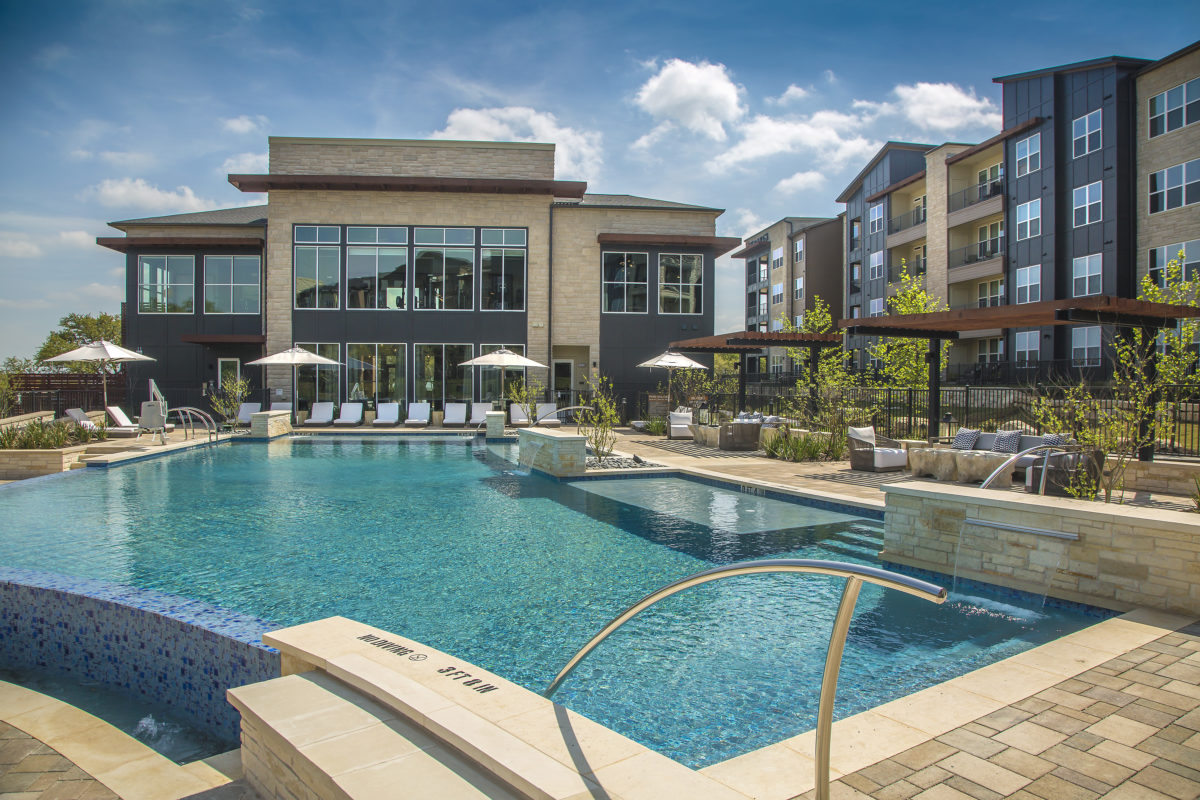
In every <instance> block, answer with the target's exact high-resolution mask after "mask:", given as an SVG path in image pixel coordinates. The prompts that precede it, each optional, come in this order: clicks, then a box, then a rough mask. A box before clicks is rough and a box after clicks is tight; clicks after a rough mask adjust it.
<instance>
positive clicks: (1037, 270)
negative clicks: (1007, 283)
mask: <svg viewBox="0 0 1200 800" xmlns="http://www.w3.org/2000/svg"><path fill="white" fill-rule="evenodd" d="M1041 299H1042V265H1041V264H1034V265H1033V266H1032V267H1021V268H1020V269H1018V270H1017V302H1018V303H1036V302H1038V301H1039V300H1041Z"/></svg>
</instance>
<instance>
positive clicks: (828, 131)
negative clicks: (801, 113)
mask: <svg viewBox="0 0 1200 800" xmlns="http://www.w3.org/2000/svg"><path fill="white" fill-rule="evenodd" d="M863 124H864V122H863V119H862V118H861V117H859V116H857V115H853V114H843V113H842V112H840V111H828V110H826V111H818V112H816V113H814V114H810V115H809V116H807V117H800V118H797V119H778V118H775V117H768V116H765V115H762V114H760V115H757V116H755V117H754V118H753V119H752V120H750V121H749V122H747V123H746V124H744V125H742V126H740V130H741V133H742V139H741V141H739V142H738V143H737V144H736V145H734V146H733V147H731V148H730V149H729V150H726V151H725V152H724V153H721V154H720V155H718V156H717V157H716V158H714V159H713V160H712V161H711V162H709V165H710V167H711V168H712V169H715V170H717V171H723V170H726V169H729V168H730V167H735V166H738V165H740V164H743V163H745V162H747V161H753V160H755V159H759V158H766V157H768V156H773V155H778V154H780V153H796V152H803V151H808V152H812V153H814V154H816V156H817V157H818V158H819V159H821V160H823V161H826V162H829V165H830V166H831V167H832V168H833V169H840V168H841V167H843V166H845V165H846V164H847V163H849V162H851V161H853V160H855V159H861V158H865V157H869V156H870V155H872V154H873V153H874V152H875V151H876V150H878V149H879V147H880V142H878V141H874V140H872V139H868V138H867V137H866V136H864V135H862V134H861V133H859V132H858V131H859V129H860V128H862V127H863Z"/></svg>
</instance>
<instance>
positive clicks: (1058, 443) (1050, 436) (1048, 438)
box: [1042, 433, 1067, 447]
mask: <svg viewBox="0 0 1200 800" xmlns="http://www.w3.org/2000/svg"><path fill="white" fill-rule="evenodd" d="M1066 443H1067V437H1066V436H1064V435H1063V434H1061V433H1044V434H1042V444H1049V445H1054V446H1055V447H1062V446H1063V445H1064V444H1066Z"/></svg>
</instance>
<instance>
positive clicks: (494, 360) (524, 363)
mask: <svg viewBox="0 0 1200 800" xmlns="http://www.w3.org/2000/svg"><path fill="white" fill-rule="evenodd" d="M459 366H460V367H500V396H501V397H505V396H506V392H505V386H504V384H505V381H506V380H507V377H508V375H507V373H506V372H505V371H504V370H506V369H507V368H509V367H538V368H539V369H546V368H547V367H546V365H545V364H542V363H539V362H537V361H534V360H533V359H532V358H526V357H525V356H523V355H520V354H518V353H514V352H513V351H512V350H509V349H508V348H507V347H501V348H500V349H498V350H493V351H492V352H490V353H488V354H487V355H482V356H476V357H475V358H472V359H470V360H468V361H464V362H462V363H461V364H459Z"/></svg>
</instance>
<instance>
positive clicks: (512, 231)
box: [479, 228, 529, 249]
mask: <svg viewBox="0 0 1200 800" xmlns="http://www.w3.org/2000/svg"><path fill="white" fill-rule="evenodd" d="M488 239H498V240H499V241H490V242H489V241H488ZM479 246H480V247H490V248H497V247H503V248H505V249H508V248H512V247H528V246H529V232H528V230H527V229H525V228H481V229H480V231H479Z"/></svg>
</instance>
